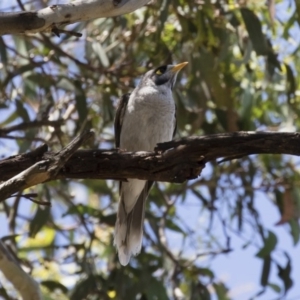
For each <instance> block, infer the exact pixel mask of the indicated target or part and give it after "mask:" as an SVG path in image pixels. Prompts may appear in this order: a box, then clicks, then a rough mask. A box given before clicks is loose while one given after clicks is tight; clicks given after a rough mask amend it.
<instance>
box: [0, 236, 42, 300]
mask: <svg viewBox="0 0 300 300" xmlns="http://www.w3.org/2000/svg"><path fill="white" fill-rule="evenodd" d="M0 270H1V271H2V272H3V274H4V276H5V277H6V279H7V280H9V281H10V282H11V283H12V284H13V286H14V287H15V288H16V290H18V291H19V293H20V294H21V296H22V299H23V300H42V299H43V298H42V294H41V291H40V288H39V285H38V283H37V282H36V281H34V280H33V279H32V278H31V277H30V276H29V275H28V274H27V273H26V272H25V271H23V269H22V268H21V267H20V266H19V264H18V262H17V261H16V260H15V259H14V257H13V255H12V254H11V253H10V252H9V251H8V249H7V248H6V246H5V244H4V243H3V242H2V240H0Z"/></svg>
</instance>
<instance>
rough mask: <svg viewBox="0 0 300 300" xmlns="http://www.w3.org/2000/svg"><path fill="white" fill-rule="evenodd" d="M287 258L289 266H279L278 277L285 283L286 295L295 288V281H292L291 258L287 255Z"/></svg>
mask: <svg viewBox="0 0 300 300" xmlns="http://www.w3.org/2000/svg"><path fill="white" fill-rule="evenodd" d="M285 256H286V258H287V260H288V261H287V264H286V266H285V267H281V266H280V265H278V264H277V268H278V277H279V278H280V279H281V280H282V281H283V284H284V294H286V293H287V291H288V290H289V289H290V288H291V287H292V286H293V280H292V279H291V271H292V267H291V260H290V257H289V256H288V255H287V253H285Z"/></svg>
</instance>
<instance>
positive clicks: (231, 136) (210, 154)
mask: <svg viewBox="0 0 300 300" xmlns="http://www.w3.org/2000/svg"><path fill="white" fill-rule="evenodd" d="M91 135H92V132H86V133H84V134H83V135H81V136H80V137H78V138H76V139H75V140H74V141H73V142H71V143H70V145H68V146H67V147H66V148H65V149H67V148H69V149H71V152H69V156H68V157H67V159H66V158H64V159H60V158H61V155H62V152H63V151H64V149H63V150H62V151H60V152H58V153H52V152H47V146H45V145H44V146H41V147H40V148H38V149H36V150H35V151H33V152H29V153H26V154H20V155H16V156H12V157H8V158H6V159H4V160H2V161H0V180H1V181H5V182H4V183H2V184H1V186H0V201H3V200H4V199H5V198H7V197H8V195H12V194H13V193H16V192H18V191H21V190H23V189H24V188H27V187H29V186H33V185H36V184H38V183H42V182H46V181H50V180H57V179H63V178H75V179H76V178H77V179H87V178H90V179H118V180H126V178H137V179H144V180H153V181H167V182H177V183H181V182H184V181H185V180H189V179H194V178H196V177H197V176H199V175H200V173H201V170H202V169H203V167H204V165H205V163H206V162H210V161H216V160H218V159H222V160H232V159H237V158H241V157H243V156H247V155H251V154H261V153H265V154H291V155H300V133H297V132H296V133H283V132H280V133H278V132H236V133H224V134H214V135H208V136H202V137H189V138H183V139H179V140H174V141H171V142H166V143H162V144H158V145H157V147H156V149H155V151H154V152H135V153H133V152H125V151H124V150H118V149H111V150H102V149H101V150H98V149H95V150H78V151H76V152H74V151H75V148H76V147H79V145H80V144H82V143H83V141H85V140H86V139H87V138H89V137H90V136H91ZM76 141H77V143H76ZM74 145H76V147H75V148H74ZM57 160H59V161H60V163H59V164H57ZM41 166H42V167H41ZM32 168H33V169H34V170H32ZM22 172H23V173H22ZM24 172H25V176H24ZM26 172H27V173H26ZM19 180H21V182H22V184H19V185H18V184H17V182H19ZM7 185H9V192H7Z"/></svg>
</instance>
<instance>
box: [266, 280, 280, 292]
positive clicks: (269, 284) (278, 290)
mask: <svg viewBox="0 0 300 300" xmlns="http://www.w3.org/2000/svg"><path fill="white" fill-rule="evenodd" d="M268 286H269V287H270V288H271V289H272V290H273V291H274V292H276V293H278V294H279V293H280V292H281V288H280V286H278V285H277V284H275V283H268Z"/></svg>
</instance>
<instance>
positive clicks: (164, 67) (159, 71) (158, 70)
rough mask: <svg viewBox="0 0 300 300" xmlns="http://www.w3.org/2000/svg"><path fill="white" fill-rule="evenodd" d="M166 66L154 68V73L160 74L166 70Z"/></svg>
mask: <svg viewBox="0 0 300 300" xmlns="http://www.w3.org/2000/svg"><path fill="white" fill-rule="evenodd" d="M166 69H167V67H166V66H163V67H159V68H158V69H156V71H155V74H156V75H162V74H164V73H165V72H166Z"/></svg>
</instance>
